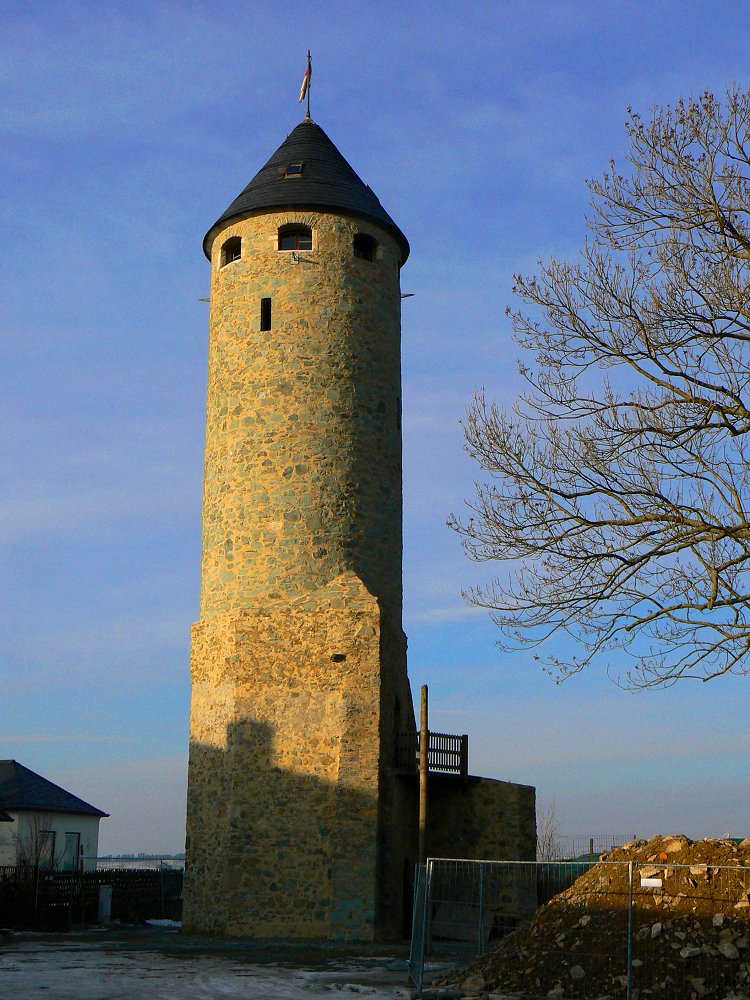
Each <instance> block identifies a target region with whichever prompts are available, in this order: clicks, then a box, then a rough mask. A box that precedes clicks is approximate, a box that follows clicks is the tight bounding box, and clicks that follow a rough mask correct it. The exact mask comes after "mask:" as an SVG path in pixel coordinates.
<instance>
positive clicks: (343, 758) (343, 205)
mask: <svg viewBox="0 0 750 1000" xmlns="http://www.w3.org/2000/svg"><path fill="white" fill-rule="evenodd" d="M204 250H205V252H206V255H207V256H208V258H209V260H210V261H211V298H210V331H209V362H208V397H207V417H206V458H205V480H204V499H203V558H202V575H201V605H200V621H199V622H198V623H197V624H196V625H195V626H194V627H193V635H192V650H191V675H192V703H191V748H190V771H189V789H188V841H187V870H186V888H185V915H184V923H185V926H186V927H187V928H189V929H192V930H195V931H204V932H211V933H220V934H227V935H253V936H266V937H272V936H279V935H282V936H297V937H311V938H312V937H328V938H349V939H360V940H361V939H365V940H366V939H372V938H373V937H376V936H385V935H388V934H389V933H397V932H398V931H400V923H399V921H400V911H401V908H402V905H403V899H402V891H403V880H402V874H403V870H404V865H405V863H407V862H408V861H409V860H410V859H411V857H412V854H413V835H412V831H411V817H410V815H409V812H410V808H411V807H410V805H409V802H410V801H411V799H410V797H409V795H408V793H407V792H406V791H405V789H403V788H402V787H401V783H400V780H399V777H398V773H397V769H396V744H397V738H398V734H399V732H403V731H404V730H409V729H413V724H414V723H413V712H412V706H411V696H410V692H409V686H408V680H407V675H406V641H405V637H404V635H403V632H402V628H401V554H402V514H401V507H402V504H401V426H400V425H401V418H400V412H401V388H400V382H401V371H400V368H401V366H400V300H401V296H400V285H399V270H400V267H401V265H402V264H403V262H404V261H405V259H406V257H407V255H408V252H409V245H408V243H407V241H406V238H405V237H404V235H403V234H402V233H401V231H400V230H399V228H398V227H397V226H396V224H395V223H394V222H393V220H392V219H391V218H390V216H389V215H388V214H387V213H386V211H385V210H384V209H383V207H382V206H381V204H380V202H379V201H378V199H377V198H376V196H375V194H374V193H373V192H372V190H371V189H370V188H369V187H367V186H366V185H365V184H364V183H363V182H362V181H361V180H360V178H359V177H358V176H357V174H356V173H355V172H354V170H353V169H352V168H351V167H350V166H349V164H348V163H347V162H346V160H345V159H344V158H343V156H342V155H341V154H340V153H339V151H338V150H337V149H336V147H335V146H334V145H333V143H332V142H331V140H330V139H329V138H328V136H327V135H326V134H325V132H324V131H323V130H322V129H321V128H320V127H319V126H318V125H316V124H315V123H314V122H312V121H311V120H310V119H306V120H305V121H304V122H302V123H301V124H300V125H298V126H297V127H296V128H295V129H294V130H293V131H292V132H291V134H290V135H289V136H288V137H287V139H286V140H285V141H284V142H283V143H282V145H281V146H280V147H279V149H278V150H277V151H276V152H275V153H274V154H273V156H272V157H271V158H270V160H269V161H268V162H267V163H266V165H265V166H264V167H263V168H262V169H261V170H260V171H259V172H258V174H257V175H256V176H255V177H254V178H253V180H252V181H251V182H250V183H249V184H248V186H247V187H246V188H245V190H244V191H243V192H242V193H241V194H240V195H239V197H238V198H237V199H236V200H235V201H234V202H233V203H232V204H231V205H230V206H229V208H228V209H227V211H226V212H224V214H223V215H222V216H221V217H220V218H219V220H218V221H217V222H216V223H215V225H214V226H212V227H211V229H210V230H209V232H208V234H207V236H206V238H205V241H204ZM406 742H407V743H408V740H407V741H406Z"/></svg>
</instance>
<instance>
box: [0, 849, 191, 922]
mask: <svg viewBox="0 0 750 1000" xmlns="http://www.w3.org/2000/svg"><path fill="white" fill-rule="evenodd" d="M182 878H183V872H182V870H180V869H169V868H161V869H143V868H136V869H132V868H130V869H127V868H126V869H123V868H119V869H110V870H108V871H94V872H57V871H52V872H50V871H42V870H40V869H38V868H32V867H29V866H28V865H25V866H21V867H17V868H15V867H9V868H3V867H0V927H13V928H19V929H21V928H36V929H38V930H67V929H69V928H71V927H79V926H86V925H87V924H95V923H96V922H97V916H98V908H99V887H100V886H103V885H109V886H112V908H111V912H110V919H111V920H119V921H121V922H122V923H131V924H132V923H140V922H142V921H144V920H148V919H164V918H166V919H169V920H179V919H180V917H181V915H182Z"/></svg>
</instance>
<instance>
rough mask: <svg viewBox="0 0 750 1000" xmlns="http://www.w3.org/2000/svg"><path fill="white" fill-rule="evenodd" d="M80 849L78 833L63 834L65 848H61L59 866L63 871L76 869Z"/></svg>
mask: <svg viewBox="0 0 750 1000" xmlns="http://www.w3.org/2000/svg"><path fill="white" fill-rule="evenodd" d="M80 851H81V835H80V833H66V834H65V848H64V849H63V855H62V861H61V864H60V867H61V868H62V870H63V871H64V872H75V871H78V855H79V854H80Z"/></svg>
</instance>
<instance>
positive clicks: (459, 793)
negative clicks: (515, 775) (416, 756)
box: [428, 775, 536, 861]
mask: <svg viewBox="0 0 750 1000" xmlns="http://www.w3.org/2000/svg"><path fill="white" fill-rule="evenodd" d="M429 797H430V811H429V842H428V851H429V854H430V856H431V857H434V858H468V859H475V860H486V861H534V860H536V807H535V801H536V790H535V789H534V788H533V787H532V786H531V785H517V784H514V783H513V782H511V781H497V780H496V779H494V778H477V777H471V778H469V780H468V781H466V782H463V781H461V780H460V779H456V778H453V777H440V776H438V775H432V776H431V777H430V783H429Z"/></svg>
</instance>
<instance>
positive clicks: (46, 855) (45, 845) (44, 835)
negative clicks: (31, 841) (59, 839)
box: [37, 830, 55, 871]
mask: <svg viewBox="0 0 750 1000" xmlns="http://www.w3.org/2000/svg"><path fill="white" fill-rule="evenodd" d="M37 848H38V860H39V867H40V868H41V869H42V870H43V871H49V870H51V869H52V868H54V867H55V831H54V830H40V831H39V843H38V845H37Z"/></svg>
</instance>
